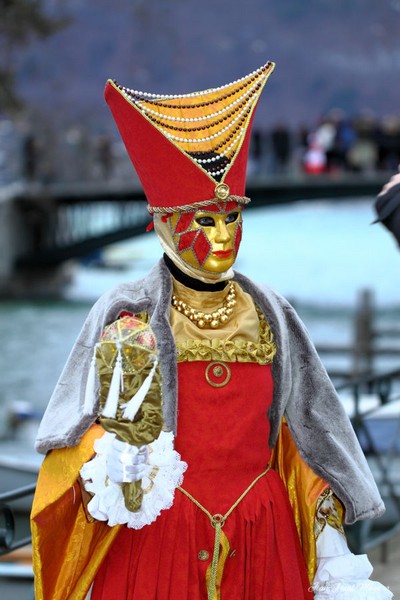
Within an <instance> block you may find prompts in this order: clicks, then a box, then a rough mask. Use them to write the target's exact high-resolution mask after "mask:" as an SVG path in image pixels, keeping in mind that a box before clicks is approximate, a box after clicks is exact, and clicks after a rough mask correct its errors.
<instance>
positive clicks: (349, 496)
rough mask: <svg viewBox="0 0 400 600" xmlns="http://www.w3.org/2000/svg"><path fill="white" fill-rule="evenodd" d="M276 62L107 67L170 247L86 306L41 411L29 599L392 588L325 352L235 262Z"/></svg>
mask: <svg viewBox="0 0 400 600" xmlns="http://www.w3.org/2000/svg"><path fill="white" fill-rule="evenodd" d="M273 69H274V64H273V63H267V64H265V65H263V66H262V67H260V68H259V69H257V70H256V71H254V72H253V73H250V74H249V75H247V76H245V77H243V78H241V79H239V80H237V81H235V82H233V83H231V84H228V85H224V86H221V87H219V88H213V89H208V90H206V91H202V92H194V93H190V94H185V95H162V94H161V95H158V94H148V93H145V92H141V91H136V90H132V89H129V88H127V87H124V86H122V85H119V84H117V83H116V82H113V81H108V82H107V85H106V90H105V97H106V101H107V103H108V105H109V107H110V109H111V111H112V114H113V116H114V118H115V121H116V123H117V126H118V128H119V131H120V134H121V136H122V139H123V141H124V143H125V145H126V148H127V151H128V154H129V156H130V158H131V160H132V162H133V164H134V166H135V168H136V170H137V173H138V175H139V177H140V180H141V182H142V185H143V188H144V191H145V193H146V197H147V200H148V209H149V212H150V214H151V215H153V222H154V227H155V231H156V233H157V236H158V238H159V240H160V243H161V246H162V248H163V250H164V255H163V257H162V258H161V260H160V262H159V263H158V264H157V265H156V266H155V267H154V268H153V270H152V271H151V272H150V274H149V275H148V276H147V277H146V278H144V279H142V280H140V281H137V282H133V283H126V284H121V285H119V286H117V287H116V288H114V289H112V290H111V291H110V292H108V293H107V294H105V295H104V296H103V297H101V298H100V299H99V300H98V301H97V303H96V304H95V305H94V307H93V308H92V310H91V312H90V314H89V316H88V318H87V320H86V322H85V324H84V326H83V329H82V331H81V334H80V335H79V337H78V339H77V341H76V344H75V346H74V348H73V349H72V352H71V355H70V358H69V359H68V362H67V364H66V366H65V368H64V371H63V373H62V374H61V377H60V380H59V382H58V384H57V387H56V389H55V391H54V394H53V396H52V398H51V400H50V403H49V406H48V408H47V410H46V413H45V415H44V417H43V420H42V423H41V426H40V429H39V433H38V437H37V442H36V447H37V450H38V451H39V452H42V453H46V454H47V456H46V458H45V460H44V462H43V466H42V468H41V472H40V474H39V481H38V487H37V492H36V495H35V499H34V505H33V509H32V534H33V555H34V571H35V594H36V596H35V597H36V600H41V599H44V600H50V599H52V600H57V599H60V600H65V599H66V598H73V599H76V600H79V599H81V598H85V597H86V595H87V594H88V593H89V594H90V595H91V598H92V600H100V599H102V600H106V599H107V600H111V599H115V598H118V599H119V598H126V599H129V600H171V599H174V600H264V599H266V598H271V599H273V600H283V599H290V600H301V599H302V598H304V599H306V598H307V599H311V598H313V597H315V598H317V599H320V600H323V599H330V600H333V599H336V600H339V599H340V600H344V599H345V598H351V599H352V600H361V599H366V598H368V599H379V600H386V599H389V598H391V597H392V595H391V593H390V592H389V591H388V590H387V589H386V588H385V587H384V586H382V585H381V584H379V583H377V582H373V581H371V580H369V579H368V578H369V575H370V574H371V570H372V568H371V566H370V564H369V562H368V560H367V558H366V557H365V556H354V555H353V554H351V553H350V550H349V549H348V547H347V544H346V540H345V537H344V533H343V522H344V521H346V522H347V523H353V522H355V521H357V520H358V519H366V518H375V517H378V516H379V515H381V514H382V512H383V510H384V507H383V504H382V500H381V498H380V496H379V493H378V490H377V488H376V485H375V482H374V480H373V477H372V475H371V473H370V470H369V468H368V465H367V463H366V460H365V458H364V455H363V453H362V451H361V449H360V447H359V444H358V442H357V439H356V437H355V435H354V432H353V430H352V427H351V424H350V422H349V420H348V418H347V416H346V414H345V412H344V410H343V408H342V406H341V404H340V402H339V400H338V398H337V395H336V393H335V390H334V388H333V386H332V384H331V382H330V380H329V378H328V376H327V374H326V371H325V369H324V368H323V366H322V365H321V362H320V360H319V358H318V356H317V354H316V351H315V349H314V347H313V345H312V343H311V342H310V339H309V337H308V335H307V333H306V331H305V329H304V327H303V325H302V323H301V322H300V321H299V319H298V317H297V315H296V313H295V312H294V310H293V308H292V307H291V306H290V305H289V304H288V303H287V302H286V300H284V299H283V298H282V297H280V296H279V295H278V294H276V293H275V292H273V291H272V290H270V289H267V288H266V289H261V288H260V287H258V286H256V285H255V284H254V283H253V282H251V281H250V280H249V279H247V278H246V277H245V276H243V275H241V274H239V273H236V272H234V271H233V270H232V265H233V263H234V261H235V259H236V256H237V254H238V251H239V246H240V241H241V236H242V210H243V208H244V207H245V205H246V204H247V203H248V202H249V199H248V198H247V197H246V196H245V173H246V162H247V155H248V149H249V142H250V132H251V123H252V119H253V116H254V111H255V108H256V105H257V102H258V100H259V97H260V94H261V92H262V90H263V88H264V85H265V84H266V82H267V79H268V77H269V75H270V74H271V73H272V71H273ZM254 251H255V252H256V251H257V249H256V248H255V249H254ZM55 548H57V550H56V552H55V550H54V549H55Z"/></svg>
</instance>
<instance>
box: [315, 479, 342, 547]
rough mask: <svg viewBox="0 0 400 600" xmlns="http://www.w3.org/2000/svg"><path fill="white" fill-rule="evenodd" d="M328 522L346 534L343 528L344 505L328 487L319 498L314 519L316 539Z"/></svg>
mask: <svg viewBox="0 0 400 600" xmlns="http://www.w3.org/2000/svg"><path fill="white" fill-rule="evenodd" d="M326 524H328V525H330V526H331V527H333V529H336V531H338V532H339V533H341V534H342V535H345V533H344V529H343V505H342V503H341V502H340V500H339V498H337V497H336V496H335V494H334V493H333V492H332V490H331V489H330V488H328V489H326V490H325V491H324V492H323V493H322V494H321V496H320V497H319V498H318V502H317V507H316V511H315V521H314V537H315V541H317V539H318V538H319V536H320V535H321V533H322V532H323V530H324V528H325V525H326Z"/></svg>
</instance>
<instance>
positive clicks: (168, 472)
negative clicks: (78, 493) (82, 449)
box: [80, 431, 187, 529]
mask: <svg viewBox="0 0 400 600" xmlns="http://www.w3.org/2000/svg"><path fill="white" fill-rule="evenodd" d="M114 437H115V435H114V434H113V433H109V432H105V434H104V435H103V437H101V438H99V439H97V440H96V441H95V443H94V450H95V452H96V455H95V457H94V458H93V459H92V460H90V461H88V462H87V463H85V464H84V465H83V467H82V469H81V471H80V474H81V477H82V480H83V483H84V485H85V488H86V490H87V491H88V492H89V493H90V494H92V495H93V498H92V499H91V500H90V502H89V503H88V505H87V509H88V511H89V513H90V514H91V515H92V517H93V518H94V519H97V520H99V521H107V522H108V525H110V527H112V526H114V525H127V526H128V527H131V528H132V529H141V528H142V527H144V526H145V525H149V524H150V523H152V522H153V521H155V520H156V518H157V517H158V516H159V514H160V513H161V511H162V510H166V509H168V508H170V507H171V506H172V504H173V501H174V493H175V489H176V488H177V487H178V486H179V485H181V483H182V481H183V473H184V472H185V470H186V468H187V464H186V463H185V462H183V461H181V457H180V455H179V454H178V453H177V452H176V451H175V450H174V447H173V440H174V436H173V434H172V433H171V432H165V431H162V432H161V433H160V435H159V437H158V439H157V440H155V441H154V442H152V443H151V444H149V458H148V464H147V469H146V474H145V476H144V477H143V479H142V488H143V500H142V506H141V508H140V510H138V511H137V512H131V511H129V510H128V509H127V508H126V507H125V503H124V497H123V494H122V489H121V485H120V484H118V483H113V482H112V481H111V480H110V479H109V478H108V477H107V475H106V461H107V454H108V449H109V447H110V445H111V444H112V441H113V439H114Z"/></svg>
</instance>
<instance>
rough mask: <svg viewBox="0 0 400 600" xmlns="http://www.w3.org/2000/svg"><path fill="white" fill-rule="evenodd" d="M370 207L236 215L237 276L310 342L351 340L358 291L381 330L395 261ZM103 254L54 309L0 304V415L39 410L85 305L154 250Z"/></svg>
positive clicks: (149, 239) (138, 246)
mask: <svg viewBox="0 0 400 600" xmlns="http://www.w3.org/2000/svg"><path fill="white" fill-rule="evenodd" d="M372 202H373V200H372V199H365V200H363V201H359V200H358V201H348V202H340V203H334V202H329V201H324V202H320V203H307V202H303V203H298V204H295V205H290V206H289V205H288V206H284V207H279V208H278V207H274V208H265V209H254V210H249V211H247V212H245V215H244V219H245V226H244V240H243V243H242V246H241V248H240V252H239V258H238V261H237V263H236V268H237V270H239V271H241V272H243V273H244V274H246V275H248V276H249V277H251V278H252V279H253V280H254V281H256V282H258V283H264V284H268V285H270V286H272V287H273V288H275V289H276V290H277V291H279V292H280V293H282V294H283V295H285V296H286V297H288V298H289V299H290V300H291V301H293V302H294V303H295V305H296V308H297V309H298V311H299V313H300V315H301V316H302V318H303V319H304V320H305V323H306V325H307V327H308V328H309V330H310V333H311V336H312V337H313V339H314V341H315V342H316V343H319V342H332V343H333V342H339V341H340V342H342V341H345V342H347V341H351V339H352V335H353V332H352V321H351V312H352V307H354V304H355V302H356V298H357V295H358V293H359V291H360V290H361V289H365V288H369V289H371V290H373V291H374V297H375V301H376V303H377V305H378V307H379V308H380V310H381V317H380V318H382V319H386V320H387V321H388V323H389V324H390V323H392V322H394V321H395V320H396V319H398V317H399V315H400V285H399V269H400V253H399V252H398V250H397V248H396V246H395V243H394V241H392V239H391V237H390V236H389V234H388V233H387V232H386V231H385V230H384V229H383V228H382V227H381V226H380V225H374V226H372V225H371V221H372V220H373V218H374V215H373V212H372ZM104 256H105V259H106V261H107V263H108V264H109V265H114V266H115V268H108V269H95V268H89V267H82V266H77V267H76V269H75V275H74V278H73V281H72V283H71V286H70V287H69V289H68V290H67V293H66V296H65V299H64V300H62V301H57V302H0V331H1V339H2V341H3V344H2V350H3V352H2V358H1V363H0V376H1V380H2V386H1V392H0V406H1V407H2V409H3V411H7V410H8V407H10V406H11V405H12V404H14V403H16V402H19V403H20V409H21V411H22V410H23V408H24V403H26V404H28V405H29V406H33V407H34V409H35V410H36V411H37V413H38V414H40V413H41V412H42V411H43V409H44V408H45V406H46V404H47V402H48V399H49V397H50V395H51V392H52V389H53V387H54V385H55V383H56V381H57V378H58V376H59V374H60V371H61V369H62V366H63V364H64V362H65V360H66V358H67V356H68V353H69V351H70V349H71V346H72V344H73V342H74V339H75V338H76V336H77V334H78V332H79V330H80V328H81V325H82V323H83V320H84V319H85V317H86V315H87V313H88V311H89V308H90V306H91V304H92V303H93V302H94V301H95V300H96V298H98V297H99V296H100V295H101V294H102V293H103V292H104V291H106V290H107V289H109V288H110V287H111V286H113V285H115V284H117V283H119V282H120V281H123V280H130V279H137V278H139V277H141V276H143V275H145V274H146V273H147V272H148V271H149V269H150V268H151V267H152V265H153V264H154V263H155V261H156V260H158V258H159V257H160V256H161V249H160V246H159V244H158V241H157V238H156V236H155V234H154V233H151V234H144V235H143V236H140V237H139V238H136V239H135V240H132V241H129V242H125V243H122V244H118V245H116V246H114V247H111V248H109V249H108V250H106V251H105V253H104ZM322 317H324V318H322ZM389 366H392V365H389ZM3 414H4V412H3ZM5 422H6V421H3V431H4V427H5ZM3 431H2V430H1V428H0V435H1V434H2V433H3Z"/></svg>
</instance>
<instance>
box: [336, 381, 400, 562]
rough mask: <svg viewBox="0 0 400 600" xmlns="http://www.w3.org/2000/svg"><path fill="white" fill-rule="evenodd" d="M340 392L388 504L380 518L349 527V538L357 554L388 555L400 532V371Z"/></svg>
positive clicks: (347, 386)
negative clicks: (375, 551)
mask: <svg viewBox="0 0 400 600" xmlns="http://www.w3.org/2000/svg"><path fill="white" fill-rule="evenodd" d="M338 393H339V395H340V397H341V399H342V402H343V404H344V405H345V406H346V408H347V412H348V413H350V417H351V420H352V424H353V427H354V430H355V432H356V435H357V437H358V439H359V441H360V444H361V446H362V448H363V451H364V453H365V456H366V458H367V461H368V463H369V466H370V468H371V470H372V473H373V475H374V478H375V481H376V483H377V486H378V488H379V491H380V493H381V495H382V498H383V500H384V502H385V505H386V512H385V514H384V515H383V516H382V517H380V518H379V519H376V520H368V521H358V522H357V523H355V524H354V525H352V526H350V527H348V528H347V535H348V539H349V540H350V545H351V546H352V548H354V549H355V551H356V552H357V553H364V552H368V551H369V550H371V549H372V548H374V547H376V546H381V547H382V549H383V552H385V550H386V548H387V542H388V541H389V540H390V539H391V538H392V537H393V536H394V535H396V534H397V533H399V532H400V369H397V370H393V371H390V372H387V373H384V374H380V375H371V376H369V377H363V378H361V379H358V380H354V381H350V382H347V383H346V384H343V385H342V386H340V387H338Z"/></svg>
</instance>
